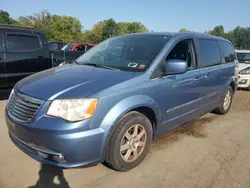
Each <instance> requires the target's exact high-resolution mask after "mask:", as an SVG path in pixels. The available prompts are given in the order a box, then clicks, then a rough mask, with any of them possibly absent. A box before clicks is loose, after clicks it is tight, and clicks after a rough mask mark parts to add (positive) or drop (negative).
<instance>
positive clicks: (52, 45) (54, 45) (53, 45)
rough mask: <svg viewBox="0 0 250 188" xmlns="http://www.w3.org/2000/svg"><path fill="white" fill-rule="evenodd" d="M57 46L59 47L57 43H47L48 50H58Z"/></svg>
mask: <svg viewBox="0 0 250 188" xmlns="http://www.w3.org/2000/svg"><path fill="white" fill-rule="evenodd" d="M58 48H59V47H58V44H57V43H50V44H49V50H50V51H53V50H59V49H58Z"/></svg>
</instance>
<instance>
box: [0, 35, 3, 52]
mask: <svg viewBox="0 0 250 188" xmlns="http://www.w3.org/2000/svg"><path fill="white" fill-rule="evenodd" d="M0 52H3V34H2V33H1V32H0Z"/></svg>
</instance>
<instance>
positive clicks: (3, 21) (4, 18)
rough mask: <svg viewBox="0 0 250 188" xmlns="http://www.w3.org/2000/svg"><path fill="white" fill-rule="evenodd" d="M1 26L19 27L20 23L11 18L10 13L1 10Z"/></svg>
mask: <svg viewBox="0 0 250 188" xmlns="http://www.w3.org/2000/svg"><path fill="white" fill-rule="evenodd" d="M0 24H14V25H19V23H18V22H17V21H16V20H14V19H13V18H11V17H10V15H9V13H8V12H6V11H3V10H0Z"/></svg>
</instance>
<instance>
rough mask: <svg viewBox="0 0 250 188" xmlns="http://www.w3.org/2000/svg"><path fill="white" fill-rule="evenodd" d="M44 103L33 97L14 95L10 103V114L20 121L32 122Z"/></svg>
mask: <svg viewBox="0 0 250 188" xmlns="http://www.w3.org/2000/svg"><path fill="white" fill-rule="evenodd" d="M41 104H42V101H40V100H38V99H34V98H32V97H29V96H26V95H23V94H20V93H16V92H14V93H12V94H11V96H10V98H9V102H8V107H7V108H8V112H9V114H11V115H12V116H13V117H14V118H15V119H17V120H18V121H30V120H31V119H32V118H33V117H34V115H35V114H36V112H37V110H38V109H39V107H40V106H41Z"/></svg>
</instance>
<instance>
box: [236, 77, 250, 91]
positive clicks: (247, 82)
mask: <svg viewBox="0 0 250 188" xmlns="http://www.w3.org/2000/svg"><path fill="white" fill-rule="evenodd" d="M249 87H250V75H239V79H238V88H249Z"/></svg>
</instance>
